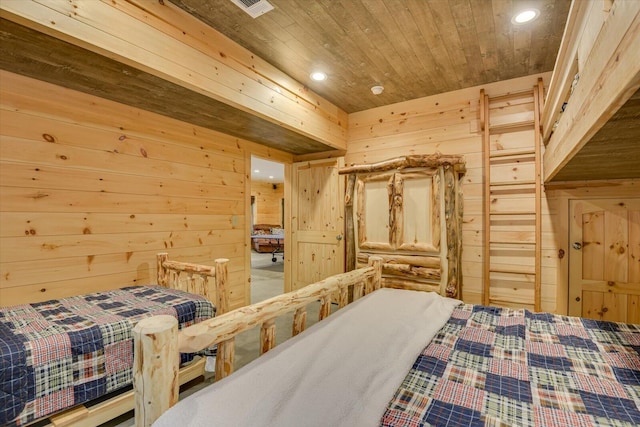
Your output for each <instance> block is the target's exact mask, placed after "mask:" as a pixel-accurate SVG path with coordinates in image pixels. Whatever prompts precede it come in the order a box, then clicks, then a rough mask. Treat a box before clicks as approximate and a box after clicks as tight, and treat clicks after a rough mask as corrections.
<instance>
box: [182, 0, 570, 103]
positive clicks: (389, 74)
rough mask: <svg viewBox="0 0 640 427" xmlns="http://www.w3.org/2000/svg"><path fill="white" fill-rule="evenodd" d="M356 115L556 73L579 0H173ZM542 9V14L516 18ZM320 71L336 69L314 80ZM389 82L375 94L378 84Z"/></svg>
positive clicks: (327, 71)
mask: <svg viewBox="0 0 640 427" xmlns="http://www.w3.org/2000/svg"><path fill="white" fill-rule="evenodd" d="M171 2H172V3H174V4H176V5H177V6H179V7H181V8H182V9H184V10H185V11H187V12H188V13H190V14H192V15H194V16H195V17H197V18H198V19H200V20H201V21H204V22H205V23H207V24H208V25H210V26H212V27H214V28H216V29H217V30H218V31H220V32H222V33H223V34H225V35H226V36H227V37H229V38H231V39H232V40H234V41H235V42H236V43H239V44H240V45H242V46H244V47H245V48H247V49H248V50H250V51H251V52H253V53H255V54H256V55H258V56H259V57H261V58H262V59H265V60H267V61H268V62H270V63H271V64H272V65H274V66H276V67H277V68H279V69H280V70H282V71H284V72H285V73H286V74H288V75H290V76H291V77H293V78H294V79H296V80H298V81H299V82H302V83H305V84H308V85H309V87H310V88H311V89H312V90H314V91H315V92H316V93H319V94H320V95H322V96H323V97H324V98H326V99H327V100H329V101H330V102H332V103H333V104H335V105H337V106H338V107H340V108H342V109H343V110H345V111H346V112H348V113H352V112H355V111H361V110H366V109H369V108H373V107H378V106H381V105H387V104H392V103H396V102H401V101H407V100H410V99H415V98H419V97H423V96H429V95H434V94H437V93H442V92H449V91H453V90H457V89H462V88H466V87H472V86H479V85H483V84H487V83H491V82H496V81H499V80H507V79H512V78H515V77H521V76H525V75H530V74H536V73H541V72H545V71H550V70H552V69H553V66H554V62H555V58H556V54H557V51H558V48H559V46H560V41H561V39H562V34H563V31H564V25H565V22H566V17H567V14H568V10H569V6H570V0H320V1H315V0H314V1H309V0H269V2H270V3H271V4H272V5H273V6H274V10H272V11H270V12H267V13H265V14H264V15H262V16H260V17H258V18H256V19H253V18H251V17H250V16H249V15H248V14H246V13H245V12H244V11H242V10H241V9H240V8H239V7H237V6H235V5H234V4H233V3H231V1H229V0H171ZM527 6H532V7H535V8H537V9H538V10H540V16H539V18H538V19H537V20H535V21H533V22H531V23H529V24H526V25H514V24H512V23H511V19H512V17H513V15H514V14H515V13H516V12H518V11H520V10H522V9H524V8H525V7H527ZM314 69H322V70H324V71H325V72H326V73H327V74H328V79H327V80H326V81H325V82H321V83H317V82H313V81H312V80H311V79H310V78H309V75H310V73H311V71H312V70H314ZM374 85H383V86H384V88H385V89H384V92H383V93H382V94H381V95H378V96H374V95H373V94H372V93H371V90H370V88H371V87H372V86H374Z"/></svg>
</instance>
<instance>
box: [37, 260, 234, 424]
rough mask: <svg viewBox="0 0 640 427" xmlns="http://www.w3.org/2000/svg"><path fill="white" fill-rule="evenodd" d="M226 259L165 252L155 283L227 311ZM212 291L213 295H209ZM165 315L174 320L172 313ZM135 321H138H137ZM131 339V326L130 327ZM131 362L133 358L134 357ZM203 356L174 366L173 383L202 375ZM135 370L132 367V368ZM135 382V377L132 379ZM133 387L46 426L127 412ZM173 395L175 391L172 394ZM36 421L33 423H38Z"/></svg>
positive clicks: (69, 411)
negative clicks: (175, 257) (183, 257)
mask: <svg viewBox="0 0 640 427" xmlns="http://www.w3.org/2000/svg"><path fill="white" fill-rule="evenodd" d="M228 261H229V260H228V259H222V258H221V259H216V260H215V266H213V267H210V266H206V265H199V264H191V263H186V262H178V261H171V260H169V255H168V254H167V253H159V254H158V255H157V264H158V267H157V268H158V269H157V273H158V274H157V282H158V284H159V285H161V286H164V287H167V288H170V289H180V290H183V291H187V292H190V293H193V294H198V295H203V296H205V297H207V298H208V299H209V300H211V301H212V302H213V303H214V304H215V306H216V313H217V315H220V314H221V313H225V312H226V311H227V310H228V307H229V304H228V295H227V293H226V283H227V264H228ZM212 293H213V295H211V294H212ZM160 317H168V318H171V319H173V320H174V321H175V322H176V330H177V324H178V323H177V320H176V319H175V318H174V317H172V316H160ZM139 323H142V321H141V322H139ZM134 339H135V328H134ZM175 355H176V357H177V358H176V362H179V355H178V353H177V352H176V353H175ZM134 363H135V360H134ZM204 366H205V358H204V357H201V358H197V359H196V360H194V361H193V362H192V363H190V364H188V365H186V366H184V367H182V368H180V369H178V368H179V367H178V365H177V364H176V367H175V378H176V386H180V385H183V384H185V383H187V382H189V381H192V380H194V379H196V378H198V377H200V376H202V375H203V374H204ZM134 373H135V368H134ZM134 382H135V379H134ZM134 390H135V389H133V390H129V391H127V392H124V393H120V394H117V395H115V396H113V397H111V398H109V399H107V400H104V401H102V402H100V403H97V404H95V405H91V406H86V405H78V406H75V407H73V408H70V409H67V410H65V411H62V412H60V413H58V414H56V415H51V416H49V417H47V419H48V420H49V422H50V423H49V424H47V427H53V426H56V427H59V426H69V425H73V426H74V427H93V426H96V425H99V424H102V423H105V422H107V421H110V420H112V419H114V418H115V417H118V416H120V415H122V414H124V413H126V412H128V411H131V410H132V409H134V395H135V393H134ZM176 395H177V394H176ZM40 421H42V420H37V421H35V422H40Z"/></svg>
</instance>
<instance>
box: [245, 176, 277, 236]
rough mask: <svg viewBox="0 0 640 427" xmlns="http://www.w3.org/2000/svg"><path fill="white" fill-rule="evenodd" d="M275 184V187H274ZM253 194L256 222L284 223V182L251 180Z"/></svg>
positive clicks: (254, 221) (254, 220)
mask: <svg viewBox="0 0 640 427" xmlns="http://www.w3.org/2000/svg"><path fill="white" fill-rule="evenodd" d="M274 186H275V188H274ZM251 196H253V197H255V204H256V207H255V209H256V212H255V215H256V216H255V218H253V223H254V224H274V225H275V224H279V225H280V226H283V224H282V199H283V198H284V183H279V184H271V183H269V182H258V181H252V182H251Z"/></svg>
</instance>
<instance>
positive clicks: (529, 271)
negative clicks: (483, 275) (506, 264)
mask: <svg viewBox="0 0 640 427" xmlns="http://www.w3.org/2000/svg"><path fill="white" fill-rule="evenodd" d="M489 272H490V273H507V274H533V275H535V274H536V272H535V271H533V270H511V269H508V268H490V269H489Z"/></svg>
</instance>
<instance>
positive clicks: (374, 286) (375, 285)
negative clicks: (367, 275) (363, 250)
mask: <svg viewBox="0 0 640 427" xmlns="http://www.w3.org/2000/svg"><path fill="white" fill-rule="evenodd" d="M382 261H383V260H382V257H379V256H371V257H369V265H370V266H371V267H373V269H374V271H375V274H374V275H373V277H372V278H371V287H370V288H369V286H367V293H369V292H373V291H375V290H378V289H380V288H381V287H382V265H383V263H382Z"/></svg>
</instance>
